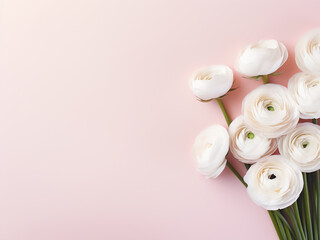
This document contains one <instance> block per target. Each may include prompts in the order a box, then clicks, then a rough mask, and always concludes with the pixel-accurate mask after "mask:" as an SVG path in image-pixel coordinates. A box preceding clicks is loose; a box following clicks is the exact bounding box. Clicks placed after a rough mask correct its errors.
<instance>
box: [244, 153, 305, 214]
mask: <svg viewBox="0 0 320 240" xmlns="http://www.w3.org/2000/svg"><path fill="white" fill-rule="evenodd" d="M244 180H245V182H246V183H247V184H248V187H247V191H248V194H249V196H250V198H251V199H252V200H253V201H254V202H255V203H256V204H257V205H259V206H261V207H263V208H265V209H267V210H277V209H283V208H286V207H288V206H290V205H291V204H293V203H294V202H295V201H296V200H297V199H298V197H299V195H300V193H301V191H302V189H303V178H302V173H301V171H300V170H299V169H298V168H297V166H296V165H295V164H291V163H290V162H288V160H287V159H285V158H284V157H282V156H280V155H273V156H269V157H266V158H264V159H262V160H261V161H259V162H257V163H255V164H254V165H252V166H251V167H250V168H249V170H248V172H247V174H246V175H245V176H244Z"/></svg>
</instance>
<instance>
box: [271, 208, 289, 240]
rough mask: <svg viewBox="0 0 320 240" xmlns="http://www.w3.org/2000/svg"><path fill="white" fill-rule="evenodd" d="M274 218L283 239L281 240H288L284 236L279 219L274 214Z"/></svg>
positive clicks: (285, 235)
mask: <svg viewBox="0 0 320 240" xmlns="http://www.w3.org/2000/svg"><path fill="white" fill-rule="evenodd" d="M274 216H275V219H276V222H277V225H278V226H279V230H280V233H281V236H282V239H283V240H288V238H287V234H286V232H285V230H284V227H283V225H282V222H281V220H280V219H279V217H278V216H277V215H276V214H275V215H274Z"/></svg>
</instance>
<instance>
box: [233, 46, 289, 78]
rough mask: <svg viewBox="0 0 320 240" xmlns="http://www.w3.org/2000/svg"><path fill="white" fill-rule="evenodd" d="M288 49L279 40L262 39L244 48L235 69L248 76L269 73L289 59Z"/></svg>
mask: <svg viewBox="0 0 320 240" xmlns="http://www.w3.org/2000/svg"><path fill="white" fill-rule="evenodd" d="M287 58H288V51H287V48H286V47H285V46H284V45H283V43H281V42H278V41H277V40H262V41H259V42H257V43H254V44H251V45H249V46H247V47H246V48H244V49H243V50H242V51H241V52H240V54H239V56H238V58H237V60H236V64H235V69H236V70H237V71H238V72H240V73H242V74H244V75H246V76H251V77H253V76H259V75H268V74H271V73H274V72H275V71H277V70H278V69H279V68H280V67H281V66H282V65H283V64H284V63H285V61H287Z"/></svg>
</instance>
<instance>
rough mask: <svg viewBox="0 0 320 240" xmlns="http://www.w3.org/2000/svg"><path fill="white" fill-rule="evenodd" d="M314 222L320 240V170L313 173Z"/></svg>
mask: <svg viewBox="0 0 320 240" xmlns="http://www.w3.org/2000/svg"><path fill="white" fill-rule="evenodd" d="M312 123H313V124H316V125H318V119H316V118H314V119H312ZM313 177H314V178H313V186H314V187H313V200H314V201H313V205H314V206H313V221H314V224H315V225H314V231H315V239H320V238H319V237H320V235H319V234H320V180H319V170H318V171H316V172H314V173H313Z"/></svg>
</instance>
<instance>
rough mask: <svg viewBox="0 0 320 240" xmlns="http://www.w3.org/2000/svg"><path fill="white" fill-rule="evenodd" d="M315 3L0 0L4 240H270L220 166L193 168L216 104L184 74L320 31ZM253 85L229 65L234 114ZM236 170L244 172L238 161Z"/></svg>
mask: <svg viewBox="0 0 320 240" xmlns="http://www.w3.org/2000/svg"><path fill="white" fill-rule="evenodd" d="M319 7H320V2H319V1H289V0H287V1H282V2H281V1H278V0H272V1H256V0H255V1H249V0H244V1H238V0H233V1H216V0H210V1H209V0H208V1H197V0H193V1H182V0H179V1H165V0H156V1H147V0H145V1H129V0H127V1H105V0H77V1H75V0H28V1H26V0H3V1H2V4H1V8H0V9H1V13H0V16H1V21H0V31H1V32H0V33H1V35H0V83H1V85H0V110H1V117H0V130H1V131H0V133H1V138H0V139H1V140H0V157H1V158H0V159H1V165H0V226H1V227H0V239H3V240H53V239H54V240H69V239H77V240H89V239H90V240H100V239H101V240H102V239H116V240H118V239H121V240H122V239H130V240H131V239H132V240H140V239H155V240H158V239H159V240H160V239H162V240H171V239H172V240H177V239H185V240H193V239H199V240H203V239H208V240H209V239H216V240H220V239H222V240H224V239H247V240H249V239H260V240H264V239H265V240H270V239H276V234H275V231H274V229H273V226H272V224H271V221H270V220H269V216H268V214H267V212H266V211H265V210H263V209H261V208H259V207H257V206H255V205H254V204H253V203H252V202H251V201H250V199H249V197H248V196H247V193H246V191H245V189H244V188H243V186H242V185H241V184H240V183H239V182H238V180H237V179H236V178H235V177H234V176H233V175H232V174H231V172H230V171H229V170H228V169H227V170H225V171H224V173H223V174H222V175H221V176H220V177H219V178H218V179H215V180H206V179H205V178H203V177H202V176H201V175H199V174H198V173H197V172H196V170H195V164H194V160H193V158H192V155H191V146H192V143H193V139H194V138H195V136H196V135H197V133H198V132H199V131H200V130H202V129H203V128H205V127H207V126H209V125H210V124H212V123H220V124H224V125H225V123H224V120H223V117H222V114H220V113H219V111H218V107H217V105H216V104H215V103H214V102H212V103H207V104H203V103H200V102H198V101H196V100H195V98H194V96H193V95H192V94H191V92H190V90H189V89H188V85H187V81H188V78H189V76H190V75H191V73H192V71H193V70H195V69H196V68H198V67H201V66H203V65H210V64H218V63H219V64H227V65H229V66H231V67H233V64H234V59H235V56H236V55H237V53H238V51H239V49H240V48H241V47H242V46H244V45H246V44H248V43H251V42H254V41H257V40H260V39H267V38H275V39H277V40H280V41H283V42H284V44H285V45H286V46H287V47H288V49H289V59H288V62H287V63H286V64H285V65H284V67H283V68H282V69H283V70H285V71H286V72H285V74H283V75H282V76H280V77H276V78H275V77H274V78H273V79H272V80H271V81H276V82H280V83H282V84H286V82H287V80H288V77H290V76H291V75H292V74H293V73H295V72H296V71H297V67H296V66H295V64H294V52H293V50H294V46H295V44H296V42H297V40H298V39H299V37H300V36H301V35H302V34H303V33H305V32H306V31H307V30H309V29H311V28H314V27H319V26H318V25H317V23H319V22H320V14H319ZM260 84H261V83H260V82H255V81H253V80H245V79H243V78H241V76H240V75H239V74H236V86H239V87H240V89H239V90H238V91H235V92H233V93H231V94H230V95H229V96H228V97H227V98H226V105H227V107H228V109H229V111H230V113H231V116H232V117H236V116H237V115H238V114H239V112H240V105H241V100H242V98H243V97H244V95H245V94H246V93H248V92H249V91H250V90H251V89H254V88H255V87H256V86H258V85H260ZM237 166H238V167H241V169H242V170H241V171H242V172H244V170H243V168H242V165H241V164H237Z"/></svg>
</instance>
